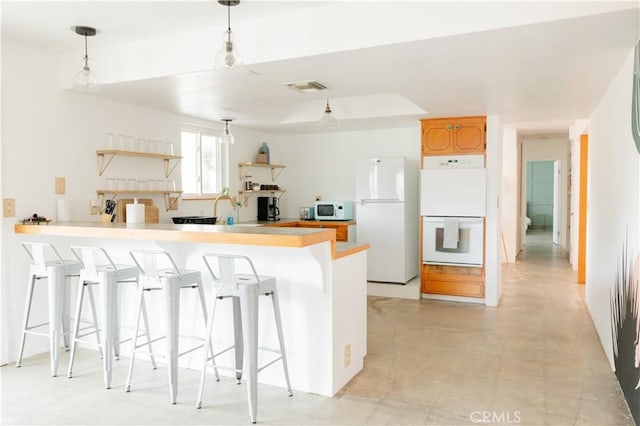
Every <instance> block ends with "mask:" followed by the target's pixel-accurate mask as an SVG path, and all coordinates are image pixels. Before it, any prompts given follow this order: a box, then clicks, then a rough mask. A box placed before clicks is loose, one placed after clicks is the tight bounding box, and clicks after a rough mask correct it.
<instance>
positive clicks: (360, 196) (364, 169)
mask: <svg viewBox="0 0 640 426" xmlns="http://www.w3.org/2000/svg"><path fill="white" fill-rule="evenodd" d="M404 162H405V159H404V157H388V158H366V159H360V160H358V161H357V162H356V198H357V200H358V201H360V200H395V201H403V200H404Z"/></svg>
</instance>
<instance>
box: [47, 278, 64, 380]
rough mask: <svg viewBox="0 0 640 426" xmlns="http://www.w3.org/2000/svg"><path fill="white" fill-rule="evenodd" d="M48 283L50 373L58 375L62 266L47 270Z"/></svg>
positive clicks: (62, 293) (62, 281)
mask: <svg viewBox="0 0 640 426" xmlns="http://www.w3.org/2000/svg"><path fill="white" fill-rule="evenodd" d="M47 281H48V284H49V348H50V349H49V350H50V353H51V355H50V356H51V375H52V376H53V377H56V376H57V375H58V354H59V350H60V340H59V339H60V335H61V334H62V332H61V330H60V326H61V325H62V321H61V318H62V312H61V311H62V309H63V300H62V298H63V296H64V291H63V289H62V286H63V285H64V281H65V273H64V270H63V269H62V268H55V269H54V268H49V269H48V271H47Z"/></svg>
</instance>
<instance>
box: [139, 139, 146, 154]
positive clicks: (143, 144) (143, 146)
mask: <svg viewBox="0 0 640 426" xmlns="http://www.w3.org/2000/svg"><path fill="white" fill-rule="evenodd" d="M138 151H139V152H147V140H146V139H143V138H138Z"/></svg>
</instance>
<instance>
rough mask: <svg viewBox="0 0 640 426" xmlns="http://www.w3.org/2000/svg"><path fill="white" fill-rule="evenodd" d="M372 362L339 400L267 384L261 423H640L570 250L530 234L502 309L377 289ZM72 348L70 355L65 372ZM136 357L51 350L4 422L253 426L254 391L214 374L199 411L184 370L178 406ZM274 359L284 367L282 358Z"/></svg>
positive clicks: (510, 274) (20, 383)
mask: <svg viewBox="0 0 640 426" xmlns="http://www.w3.org/2000/svg"><path fill="white" fill-rule="evenodd" d="M368 303H369V308H368V312H369V317H368V320H369V323H368V328H369V340H368V341H369V348H368V349H369V353H368V355H367V357H366V359H365V368H364V370H363V371H362V372H361V373H360V374H359V375H358V376H356V377H355V378H354V379H353V380H352V381H351V382H350V383H349V384H348V385H347V386H345V387H344V388H343V389H342V390H341V391H340V392H339V394H338V395H336V397H334V398H326V397H321V396H318V395H312V394H304V393H301V392H296V393H295V395H294V397H293V398H289V397H287V393H286V391H285V390H283V389H279V388H274V387H270V386H260V387H259V397H258V398H259V406H258V422H259V423H261V424H296V425H298V424H331V425H343V424H352V425H361V424H362V425H364V424H368V425H383V424H393V425H399V424H414V425H422V424H474V423H485V424H486V423H493V424H499V423H501V424H525V425H543V424H551V425H586V424H590V425H604V424H607V425H632V424H633V420H632V419H631V417H630V415H629V411H628V409H627V406H626V403H625V401H624V398H623V397H622V394H621V392H620V390H619V387H618V384H617V381H616V379H615V376H614V374H613V373H612V372H611V369H610V367H609V364H608V362H607V360H606V357H605V355H604V351H603V349H602V347H601V346H600V342H599V340H598V338H597V336H596V332H595V329H594V327H593V324H592V322H591V319H590V317H589V314H588V312H587V308H586V305H585V303H584V287H582V286H580V285H577V284H575V274H574V273H573V272H571V271H570V268H569V266H568V263H567V260H566V258H565V256H564V254H563V253H561V252H559V251H557V250H555V249H554V248H553V245H552V244H551V243H550V237H549V235H548V234H537V235H532V237H531V238H529V239H528V241H527V250H526V252H525V253H524V255H523V256H522V258H521V260H520V261H519V263H517V264H512V265H506V266H505V267H504V269H503V296H502V301H501V305H500V307H499V308H487V307H484V306H482V305H475V304H464V303H453V302H442V301H435V300H418V301H416V300H406V299H392V298H383V297H369V302H368ZM67 355H68V354H64V355H63V359H62V364H61V366H63V368H62V370H64V366H65V365H66V361H67V358H66V356H67ZM126 368H127V360H121V361H119V362H117V363H116V368H115V371H114V387H113V388H112V389H111V390H105V389H104V388H103V385H102V370H101V366H100V362H99V360H98V359H97V358H96V355H95V352H93V351H90V350H83V351H81V352H79V356H78V361H77V363H76V367H75V369H74V371H75V372H76V374H75V376H74V378H73V379H67V378H66V377H65V376H64V375H61V376H59V377H57V378H52V377H50V376H49V371H48V369H49V365H48V354H41V355H38V356H35V357H32V358H29V359H27V360H25V361H24V366H23V367H22V368H20V369H16V368H15V367H14V366H13V365H8V366H4V367H2V368H0V385H1V399H2V400H1V405H0V408H1V412H0V424H3V425H5V424H6V425H8V424H11V425H18V424H41V425H45V424H46V425H52V424H56V425H62V424H65V425H66V424H69V425H78V424H91V425H94V424H96V425H97V424H110V425H134V424H135V425H142V424H144V425H147V424H158V425H178V424H180V425H195V424H203V425H204V424H207V425H213V424H247V423H249V419H248V414H247V406H246V393H245V392H246V390H245V387H244V385H241V386H238V385H236V384H235V382H234V381H233V380H230V379H224V378H223V380H222V381H221V382H219V383H216V382H215V381H213V380H210V381H209V382H208V384H207V387H206V389H205V400H204V407H203V408H202V409H200V410H197V409H196V408H195V397H196V392H197V387H198V382H199V373H198V372H197V371H192V370H186V369H183V370H181V371H180V393H179V395H178V404H176V405H171V404H169V401H168V391H167V387H166V370H165V369H164V368H159V369H158V370H152V369H150V368H147V366H146V365H145V363H144V361H141V362H140V363H139V365H138V366H137V367H136V371H135V378H134V384H133V389H132V392H131V393H125V392H124V390H123V383H124V380H125V377H126ZM275 368H278V367H277V366H276V367H275Z"/></svg>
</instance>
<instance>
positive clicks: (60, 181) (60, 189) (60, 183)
mask: <svg viewBox="0 0 640 426" xmlns="http://www.w3.org/2000/svg"><path fill="white" fill-rule="evenodd" d="M55 186H56V194H59V195H62V194H64V192H65V188H64V186H65V180H64V178H63V177H59V176H58V177H56V185H55Z"/></svg>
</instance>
